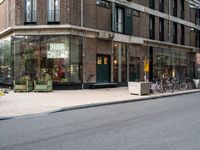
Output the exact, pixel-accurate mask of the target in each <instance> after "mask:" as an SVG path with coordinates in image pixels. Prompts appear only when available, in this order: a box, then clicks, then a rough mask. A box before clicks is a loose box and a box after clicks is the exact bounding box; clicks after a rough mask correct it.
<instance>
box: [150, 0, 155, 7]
mask: <svg viewBox="0 0 200 150" xmlns="http://www.w3.org/2000/svg"><path fill="white" fill-rule="evenodd" d="M149 8H151V9H155V0H149Z"/></svg>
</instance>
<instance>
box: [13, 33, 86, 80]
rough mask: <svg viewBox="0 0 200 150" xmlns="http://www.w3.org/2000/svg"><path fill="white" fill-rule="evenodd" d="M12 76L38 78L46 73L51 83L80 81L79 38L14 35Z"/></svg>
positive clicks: (80, 58) (16, 77)
mask: <svg viewBox="0 0 200 150" xmlns="http://www.w3.org/2000/svg"><path fill="white" fill-rule="evenodd" d="M13 40H14V41H13V43H14V52H15V58H14V59H15V63H14V64H15V67H14V72H15V79H19V78H20V77H21V76H24V75H26V76H27V75H28V76H29V77H30V78H31V79H38V78H41V76H42V75H43V74H44V73H48V74H49V75H50V76H51V77H52V80H53V82H54V83H55V82H56V83H72V82H75V83H79V82H81V73H80V72H81V69H80V68H81V67H80V66H81V65H82V57H81V56H82V55H81V54H82V52H81V49H82V48H81V38H79V37H73V38H71V37H70V36H22V37H20V36H15V37H13Z"/></svg>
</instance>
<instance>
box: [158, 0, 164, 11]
mask: <svg viewBox="0 0 200 150" xmlns="http://www.w3.org/2000/svg"><path fill="white" fill-rule="evenodd" d="M159 11H161V12H164V0H159Z"/></svg>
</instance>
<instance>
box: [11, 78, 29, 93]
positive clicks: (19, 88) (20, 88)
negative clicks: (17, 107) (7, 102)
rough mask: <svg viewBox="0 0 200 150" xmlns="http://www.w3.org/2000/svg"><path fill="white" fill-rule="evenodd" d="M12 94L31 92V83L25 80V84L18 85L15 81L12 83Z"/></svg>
mask: <svg viewBox="0 0 200 150" xmlns="http://www.w3.org/2000/svg"><path fill="white" fill-rule="evenodd" d="M13 85H14V92H30V91H32V90H33V82H32V81H29V80H26V83H25V84H18V83H17V81H15V80H14V81H13Z"/></svg>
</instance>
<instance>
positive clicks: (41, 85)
mask: <svg viewBox="0 0 200 150" xmlns="http://www.w3.org/2000/svg"><path fill="white" fill-rule="evenodd" d="M52 90H53V83H52V79H51V76H50V75H49V74H48V73H46V74H45V75H44V77H42V78H41V79H38V80H34V91H35V92H50V91H52Z"/></svg>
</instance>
